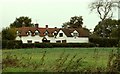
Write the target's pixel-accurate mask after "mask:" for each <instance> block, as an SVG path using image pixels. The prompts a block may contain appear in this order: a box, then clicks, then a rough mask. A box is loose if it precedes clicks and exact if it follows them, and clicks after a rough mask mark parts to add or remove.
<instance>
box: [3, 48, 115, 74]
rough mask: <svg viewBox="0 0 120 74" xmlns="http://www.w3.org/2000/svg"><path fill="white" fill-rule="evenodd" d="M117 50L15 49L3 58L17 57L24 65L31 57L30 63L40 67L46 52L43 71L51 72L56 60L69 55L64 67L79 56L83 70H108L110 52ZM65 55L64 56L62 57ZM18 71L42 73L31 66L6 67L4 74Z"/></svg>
mask: <svg viewBox="0 0 120 74" xmlns="http://www.w3.org/2000/svg"><path fill="white" fill-rule="evenodd" d="M113 49H116V48H30V49H14V50H12V49H11V50H3V51H2V58H3V59H5V58H6V56H7V55H12V56H14V55H15V56H17V58H19V59H21V58H22V57H24V58H25V59H26V60H25V59H24V60H22V61H23V62H24V63H26V62H28V58H29V57H31V60H30V61H29V62H31V63H36V64H38V65H39V63H40V61H41V57H42V56H43V53H44V51H46V55H45V57H44V63H45V66H44V67H42V68H43V69H45V68H46V70H48V71H51V69H50V67H51V66H54V65H55V63H56V62H55V60H56V59H58V58H59V57H60V56H63V57H65V56H66V55H67V54H69V56H68V58H67V61H66V62H65V63H64V66H65V65H67V63H68V62H69V61H70V59H71V58H72V57H73V56H74V55H75V54H77V56H76V57H75V60H76V59H78V58H82V62H81V64H80V66H81V68H82V69H84V68H92V69H94V68H96V67H100V68H102V69H106V67H107V63H108V58H109V54H110V52H111V51H112V50H113ZM62 53H64V54H63V55H61V54H62ZM18 71H20V72H21V71H23V72H26V71H28V72H29V71H42V70H39V67H38V68H37V69H36V70H33V68H31V67H30V66H29V67H28V68H24V67H14V66H10V67H5V68H3V72H18Z"/></svg>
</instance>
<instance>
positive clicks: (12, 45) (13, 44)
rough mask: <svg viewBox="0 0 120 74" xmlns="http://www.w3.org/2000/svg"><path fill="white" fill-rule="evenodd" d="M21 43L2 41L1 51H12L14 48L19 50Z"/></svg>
mask: <svg viewBox="0 0 120 74" xmlns="http://www.w3.org/2000/svg"><path fill="white" fill-rule="evenodd" d="M21 47H22V41H17V40H2V49H5V48H7V49H14V48H21Z"/></svg>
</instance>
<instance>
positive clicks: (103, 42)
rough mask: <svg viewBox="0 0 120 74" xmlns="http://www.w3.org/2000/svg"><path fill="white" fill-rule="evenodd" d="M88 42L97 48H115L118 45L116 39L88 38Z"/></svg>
mask: <svg viewBox="0 0 120 74" xmlns="http://www.w3.org/2000/svg"><path fill="white" fill-rule="evenodd" d="M89 41H90V42H91V43H94V44H96V46H99V47H116V46H117V45H118V39H116V38H89Z"/></svg>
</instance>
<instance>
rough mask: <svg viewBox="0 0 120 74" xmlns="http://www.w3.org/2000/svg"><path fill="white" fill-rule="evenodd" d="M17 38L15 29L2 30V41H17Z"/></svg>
mask: <svg viewBox="0 0 120 74" xmlns="http://www.w3.org/2000/svg"><path fill="white" fill-rule="evenodd" d="M16 36H17V35H16V30H15V28H8V27H6V28H4V29H3V30H2V40H15V38H16Z"/></svg>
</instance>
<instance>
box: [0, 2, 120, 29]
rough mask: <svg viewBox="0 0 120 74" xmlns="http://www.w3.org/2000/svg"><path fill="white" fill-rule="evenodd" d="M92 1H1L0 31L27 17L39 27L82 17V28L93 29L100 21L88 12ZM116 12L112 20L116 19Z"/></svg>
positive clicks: (56, 25) (95, 14)
mask: <svg viewBox="0 0 120 74" xmlns="http://www.w3.org/2000/svg"><path fill="white" fill-rule="evenodd" d="M92 1H94V0H1V1H0V31H1V30H2V28H5V27H8V26H9V25H10V23H13V22H14V21H15V19H16V18H19V17H20V16H28V17H29V18H31V19H32V23H38V24H39V27H45V25H48V26H49V27H51V28H54V27H59V28H61V27H62V24H63V23H64V22H68V21H69V20H70V18H71V17H73V16H82V17H83V27H84V26H86V27H87V28H88V29H92V30H91V31H93V29H94V28H95V26H96V25H97V24H98V22H99V21H100V19H99V16H98V14H97V13H96V12H90V9H89V8H88V5H89V4H90V3H91V2H92ZM117 16H118V14H117V11H116V12H115V14H114V16H113V18H115V19H117V18H118V17H117Z"/></svg>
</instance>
